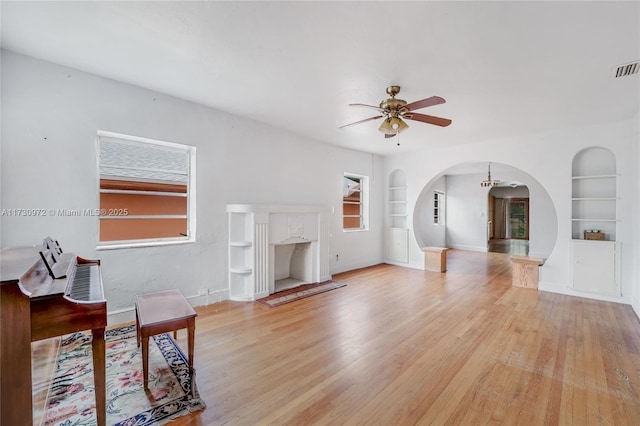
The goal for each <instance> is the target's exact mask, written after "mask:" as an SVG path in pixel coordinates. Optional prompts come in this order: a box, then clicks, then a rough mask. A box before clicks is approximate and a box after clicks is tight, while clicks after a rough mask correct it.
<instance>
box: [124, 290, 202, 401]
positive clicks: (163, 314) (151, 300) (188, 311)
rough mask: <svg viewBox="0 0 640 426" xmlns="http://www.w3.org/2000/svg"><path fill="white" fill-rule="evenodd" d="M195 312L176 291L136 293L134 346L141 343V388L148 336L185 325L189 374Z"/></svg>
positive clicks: (147, 350) (146, 356) (145, 363)
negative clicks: (135, 339) (135, 334)
mask: <svg viewBox="0 0 640 426" xmlns="http://www.w3.org/2000/svg"><path fill="white" fill-rule="evenodd" d="M197 315H198V314H196V311H194V310H193V308H192V307H191V305H190V304H189V302H187V299H185V297H184V296H183V295H182V292H181V291H180V290H166V291H158V292H155V293H147V294H142V295H138V296H136V331H137V341H138V346H140V342H142V372H143V375H144V388H145V389H148V384H149V377H148V376H149V375H148V372H149V337H150V336H154V335H156V334H160V333H168V332H170V331H173V336H174V339H175V337H176V331H177V330H180V329H182V328H186V329H187V331H188V333H189V340H188V342H189V351H188V354H189V372H190V373H193V346H194V336H195V331H196V316H197Z"/></svg>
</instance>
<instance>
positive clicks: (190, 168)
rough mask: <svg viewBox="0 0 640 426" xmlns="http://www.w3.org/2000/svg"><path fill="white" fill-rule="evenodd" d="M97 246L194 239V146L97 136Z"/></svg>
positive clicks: (116, 136) (129, 137)
mask: <svg viewBox="0 0 640 426" xmlns="http://www.w3.org/2000/svg"><path fill="white" fill-rule="evenodd" d="M98 146H99V149H98V152H99V172H100V245H103V246H104V245H106V246H109V245H116V246H117V245H125V246H135V245H150V244H151V243H154V244H163V243H171V242H185V241H194V236H195V170H194V169H195V148H194V147H191V146H187V145H181V144H176V143H170V142H162V141H157V140H151V139H146V138H139V137H134V136H127V135H121V134H116V133H108V132H98Z"/></svg>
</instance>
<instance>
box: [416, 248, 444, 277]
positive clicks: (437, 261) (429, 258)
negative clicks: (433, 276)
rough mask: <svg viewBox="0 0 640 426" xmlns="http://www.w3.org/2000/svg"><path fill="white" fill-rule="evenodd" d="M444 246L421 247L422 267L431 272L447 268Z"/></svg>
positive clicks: (442, 270)
mask: <svg viewBox="0 0 640 426" xmlns="http://www.w3.org/2000/svg"><path fill="white" fill-rule="evenodd" d="M447 250H449V249H448V248H446V247H423V248H422V251H423V252H424V269H425V270H426V271H433V272H446V270H447Z"/></svg>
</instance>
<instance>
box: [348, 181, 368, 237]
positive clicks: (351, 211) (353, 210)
mask: <svg viewBox="0 0 640 426" xmlns="http://www.w3.org/2000/svg"><path fill="white" fill-rule="evenodd" d="M368 192H369V178H368V177H366V176H360V175H354V174H350V173H345V174H344V177H343V179H342V227H343V230H345V231H352V230H366V229H368V219H369V211H368V210H369V206H368V202H369V193H368Z"/></svg>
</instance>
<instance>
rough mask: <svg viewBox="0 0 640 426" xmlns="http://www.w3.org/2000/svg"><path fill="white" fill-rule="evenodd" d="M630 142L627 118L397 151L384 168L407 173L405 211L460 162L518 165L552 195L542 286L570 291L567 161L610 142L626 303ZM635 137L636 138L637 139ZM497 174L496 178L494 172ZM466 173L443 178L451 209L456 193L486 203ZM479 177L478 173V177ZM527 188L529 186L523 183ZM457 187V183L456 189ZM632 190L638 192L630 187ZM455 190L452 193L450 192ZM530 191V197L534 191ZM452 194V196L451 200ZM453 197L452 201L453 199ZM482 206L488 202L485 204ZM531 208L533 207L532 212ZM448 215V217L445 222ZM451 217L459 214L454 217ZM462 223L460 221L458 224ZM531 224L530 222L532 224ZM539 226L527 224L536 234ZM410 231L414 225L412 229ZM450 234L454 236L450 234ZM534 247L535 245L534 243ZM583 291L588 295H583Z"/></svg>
mask: <svg viewBox="0 0 640 426" xmlns="http://www.w3.org/2000/svg"><path fill="white" fill-rule="evenodd" d="M633 143H634V121H633V120H627V121H621V122H615V123H608V124H602V125H594V126H590V127H586V128H572V129H561V130H555V131H549V132H545V133H540V134H533V135H523V136H521V137H517V138H509V139H502V140H495V141H488V142H484V143H482V144H468V145H463V146H454V147H450V148H443V149H440V150H429V151H424V152H418V153H411V154H398V155H395V156H390V157H386V158H385V170H394V169H403V170H404V171H405V172H406V174H407V181H408V186H409V193H408V199H409V211H411V212H412V211H414V208H415V205H416V200H417V199H418V196H419V195H420V192H421V190H422V188H423V187H424V186H425V184H426V183H428V182H430V181H431V180H432V179H435V178H436V177H437V176H439V175H440V174H442V173H443V172H444V171H445V170H447V169H448V168H450V167H453V166H455V165H458V164H460V163H464V162H489V161H491V162H496V163H503V164H507V165H510V166H513V167H515V168H517V169H520V170H521V171H522V172H524V174H526V175H529V176H530V177H531V178H533V180H534V181H535V182H538V183H539V185H540V187H541V189H542V190H544V191H545V192H546V193H547V194H548V196H549V197H550V200H551V203H552V204H553V206H554V208H555V212H556V219H555V220H556V222H557V229H558V232H557V241H556V242H555V244H554V245H553V248H552V251H551V253H550V255H549V256H548V258H547V261H546V262H545V264H544V266H542V267H541V271H540V288H541V289H543V290H548V291H555V292H560V293H568V294H571V291H570V290H569V289H568V284H569V242H570V240H571V221H570V218H571V164H572V160H573V156H574V155H575V154H576V153H577V152H578V151H580V150H581V149H583V148H585V147H589V146H594V145H597V146H603V147H606V148H609V149H610V150H611V151H612V152H613V153H614V154H615V155H616V160H617V167H618V173H619V174H620V177H619V179H618V191H619V200H618V205H617V209H616V210H617V212H618V219H619V222H618V228H617V233H616V235H617V237H618V240H619V241H620V242H621V243H622V253H621V269H622V271H621V275H622V277H621V289H622V294H623V297H622V298H620V299H616V300H619V301H622V302H625V303H630V302H631V295H632V289H633V270H634V266H633V265H634V260H635V259H636V258H634V253H635V252H634V250H635V248H634V246H635V242H634V240H633V237H632V225H631V224H632V222H634V221H636V220H637V219H635V218H634V217H633V212H632V200H633V199H634V198H636V197H637V195H636V193H637V186H638V185H637V183H636V182H634V180H633V166H634V165H635V164H636V163H637V158H635V159H634V158H633V157H632V156H631V155H629V153H630V152H632V148H633ZM635 143H637V142H635ZM496 178H500V177H498V176H496ZM466 179H471V178H464V177H461V178H456V179H452V178H451V176H450V177H449V178H448V179H447V198H448V213H451V211H452V210H454V209H455V203H456V202H458V201H456V196H455V194H456V193H458V194H460V195H463V194H465V193H468V196H469V197H471V198H473V199H477V200H478V202H479V205H481V206H482V205H485V204H486V191H485V192H484V193H483V191H480V188H479V186H478V185H477V181H476V182H475V184H474V185H473V186H474V188H477V192H473V193H472V192H470V190H469V191H466V189H464V188H462V186H463V185H464V184H465V182H466ZM476 180H477V179H476ZM527 186H528V187H529V189H530V191H532V186H531V185H530V184H529V183H527ZM458 188H460V190H459V192H458ZM634 191H636V192H634ZM452 195H453V196H452ZM533 196H534V195H533V193H531V197H533ZM452 198H453V200H452ZM452 203H454V205H452ZM485 208H486V207H485ZM470 214H471V216H472V220H474V221H476V222H478V224H479V225H480V224H482V225H484V226H486V225H485V224H484V218H482V217H481V214H482V212H481V211H480V210H477V211H471V212H470ZM532 214H533V212H532ZM451 219H452V218H450V217H447V220H448V221H449V226H450V225H451ZM453 220H454V221H455V220H460V219H459V218H453ZM410 224H411V221H410ZM461 226H463V225H461ZM532 226H533V224H532ZM485 232H486V231H485ZM536 232H537V230H535V229H533V228H532V229H531V234H532V235H535V233H536ZM410 235H412V236H413V235H414V230H413V229H412V230H411V231H410ZM460 235H461V232H457V233H456V235H448V236H447V239H448V241H447V242H448V243H449V244H450V245H451V244H456V243H457V242H458V241H459V240H458V239H459V238H460ZM450 238H452V239H450ZM465 244H466V245H469V246H480V245H481V242H480V241H479V239H478V238H477V237H474V239H473V240H466V242H465ZM536 250H537V249H536ZM409 259H410V264H411V265H412V266H415V267H419V266H420V265H421V262H422V252H421V250H420V247H419V244H418V243H417V241H416V239H415V237H412V238H411V241H410V246H409ZM585 296H586V295H585Z"/></svg>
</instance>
